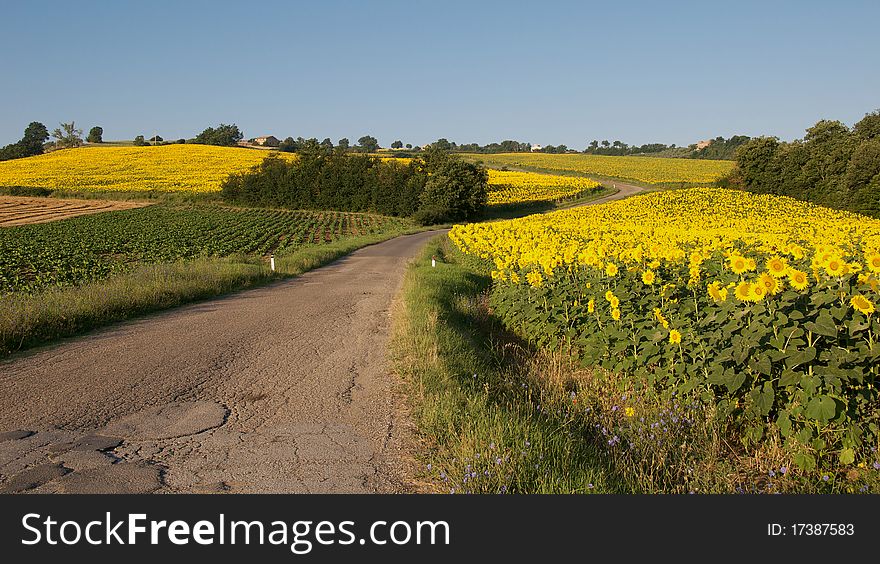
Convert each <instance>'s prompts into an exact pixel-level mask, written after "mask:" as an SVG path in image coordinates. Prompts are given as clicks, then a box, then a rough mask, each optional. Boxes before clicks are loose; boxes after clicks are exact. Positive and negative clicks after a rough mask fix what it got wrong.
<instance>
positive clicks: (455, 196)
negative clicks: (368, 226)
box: [221, 142, 488, 224]
mask: <svg viewBox="0 0 880 564" xmlns="http://www.w3.org/2000/svg"><path fill="white" fill-rule="evenodd" d="M487 183H488V174H487V172H486V170H485V169H484V168H483V167H482V166H479V165H476V164H471V163H467V162H465V161H463V160H461V159H460V158H458V157H457V156H454V155H450V154H449V153H446V152H443V151H439V150H430V151H427V152H426V153H425V154H424V155H423V157H422V158H418V159H413V160H411V161H408V162H401V161H383V160H381V159H379V158H378V157H375V156H373V155H369V154H367V153H347V152H346V151H345V150H343V149H341V148H339V147H336V148H333V149H331V148H327V147H324V146H322V145H321V144H320V143H316V142H313V143H308V146H306V147H303V148H302V149H300V150H299V151H298V158H297V159H296V160H288V159H284V158H281V157H280V156H279V155H277V154H270V155H268V156H267V157H266V158H265V159H264V160H263V161H262V162H261V163H260V164H259V165H257V166H255V167H253V168H252V169H250V170H249V171H246V172H243V173H239V174H232V175H230V176H229V177H228V178H226V180H224V181H223V183H222V185H221V194H222V196H223V198H224V200H226V201H227V202H230V203H234V204H240V205H247V206H259V207H280V208H289V209H332V210H340V211H353V212H374V213H379V214H383V215H393V216H412V217H413V218H414V219H415V220H416V221H418V222H419V223H422V224H433V223H442V222H447V221H459V220H464V219H474V218H476V217H478V216H479V215H480V214H481V213H482V212H483V211H484V209H485V207H486V199H487V190H488V184H487Z"/></svg>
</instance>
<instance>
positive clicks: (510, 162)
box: [475, 153, 734, 185]
mask: <svg viewBox="0 0 880 564" xmlns="http://www.w3.org/2000/svg"><path fill="white" fill-rule="evenodd" d="M475 157H476V156H475ZM478 157H479V160H482V161H484V162H485V164H486V166H489V167H494V168H502V167H514V168H515V167H524V168H531V169H538V170H539V171H541V172H545V171H565V172H572V173H577V174H584V175H595V176H601V177H606V178H622V179H629V180H635V181H636V182H641V183H644V184H668V185H679V184H686V185H693V184H710V183H712V182H715V181H716V180H718V179H720V178H721V177H723V176H725V175H727V174H728V173H730V171H732V170H733V167H734V162H733V161H714V160H709V159H665V158H660V157H612V156H606V155H584V154H564V155H559V154H550V153H501V154H494V155H479V156H478Z"/></svg>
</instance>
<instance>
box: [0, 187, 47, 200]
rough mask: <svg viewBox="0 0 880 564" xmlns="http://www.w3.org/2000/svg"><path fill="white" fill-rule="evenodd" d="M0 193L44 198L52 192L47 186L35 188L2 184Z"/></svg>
mask: <svg viewBox="0 0 880 564" xmlns="http://www.w3.org/2000/svg"><path fill="white" fill-rule="evenodd" d="M0 194H5V195H8V196H32V197H38V198H45V197H46V196H49V195H51V194H52V190H51V189H49V188H36V187H33V186H4V187H0Z"/></svg>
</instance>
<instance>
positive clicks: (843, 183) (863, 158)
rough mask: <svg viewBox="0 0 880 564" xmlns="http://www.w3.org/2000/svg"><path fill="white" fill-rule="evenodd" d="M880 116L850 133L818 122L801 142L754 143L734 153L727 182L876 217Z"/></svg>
mask: <svg viewBox="0 0 880 564" xmlns="http://www.w3.org/2000/svg"><path fill="white" fill-rule="evenodd" d="M878 124H880V110H878V111H875V112H873V113H871V114H868V115H866V116H865V117H864V118H863V119H862V120H861V121H859V122H858V123H856V124H855V126H853V128H852V129H851V130H850V129H849V128H848V127H846V126H845V125H844V124H842V123H840V122H839V121H827V120H822V121H820V122H818V123H816V125H814V126H813V127H811V128H809V129H808V130H807V133H806V135H805V136H804V139H803V140H797V141H794V142H792V143H784V142H780V141H779V140H777V139H775V138H772V137H759V138H757V139H752V140H751V141H749V142H747V143H745V144H744V145H742V146H740V147H739V149H737V151H736V162H737V168H736V170H735V172H734V176H733V177H732V178H734V179H737V180H739V181H740V182H741V184H742V186H743V187H744V188H745V189H746V190H749V191H750V192H757V193H764V194H777V195H783V196H790V197H793V198H797V199H800V200H806V201H809V202H814V203H817V204H820V205H823V206H828V207H832V208H837V209H844V210H849V211H855V212H859V213H863V214H866V215H870V216H872V217H880V140H878V137H877V134H876V133H875V131H876V130H878V129H880V125H878Z"/></svg>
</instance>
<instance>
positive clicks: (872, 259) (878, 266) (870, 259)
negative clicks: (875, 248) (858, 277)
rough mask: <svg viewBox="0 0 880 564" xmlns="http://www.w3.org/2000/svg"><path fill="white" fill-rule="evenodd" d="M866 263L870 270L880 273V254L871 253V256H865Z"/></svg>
mask: <svg viewBox="0 0 880 564" xmlns="http://www.w3.org/2000/svg"><path fill="white" fill-rule="evenodd" d="M865 262H866V263H867V265H868V270H870V271H871V272H875V273H880V253H871V254H869V255H865Z"/></svg>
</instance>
